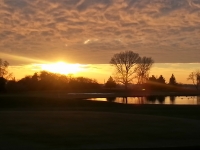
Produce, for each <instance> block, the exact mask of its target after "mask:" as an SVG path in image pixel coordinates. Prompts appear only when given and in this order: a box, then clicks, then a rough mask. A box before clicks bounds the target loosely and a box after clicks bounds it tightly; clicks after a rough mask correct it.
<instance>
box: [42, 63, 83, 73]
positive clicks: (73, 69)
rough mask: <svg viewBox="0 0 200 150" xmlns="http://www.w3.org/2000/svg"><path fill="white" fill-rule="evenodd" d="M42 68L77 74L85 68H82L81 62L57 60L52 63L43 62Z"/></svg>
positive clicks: (55, 71)
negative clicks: (71, 62) (69, 62)
mask: <svg viewBox="0 0 200 150" xmlns="http://www.w3.org/2000/svg"><path fill="white" fill-rule="evenodd" d="M41 69H42V70H45V71H49V72H53V73H59V74H76V73H78V72H80V71H81V70H82V69H83V68H81V65H80V64H68V63H65V62H57V63H52V64H42V65H41Z"/></svg>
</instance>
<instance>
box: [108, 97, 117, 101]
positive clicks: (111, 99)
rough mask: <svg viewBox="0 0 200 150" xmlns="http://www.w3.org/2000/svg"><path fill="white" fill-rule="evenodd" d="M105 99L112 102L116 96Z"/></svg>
mask: <svg viewBox="0 0 200 150" xmlns="http://www.w3.org/2000/svg"><path fill="white" fill-rule="evenodd" d="M106 100H107V101H108V102H114V101H115V100H116V97H107V98H106Z"/></svg>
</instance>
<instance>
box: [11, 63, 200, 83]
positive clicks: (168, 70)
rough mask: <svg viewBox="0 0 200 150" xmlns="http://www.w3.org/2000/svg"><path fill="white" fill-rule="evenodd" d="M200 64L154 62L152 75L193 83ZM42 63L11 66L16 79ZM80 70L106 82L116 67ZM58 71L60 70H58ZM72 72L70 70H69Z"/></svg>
mask: <svg viewBox="0 0 200 150" xmlns="http://www.w3.org/2000/svg"><path fill="white" fill-rule="evenodd" d="M199 65H200V64H186V63H184V64H164V63H161V64H154V65H153V67H152V69H151V72H150V75H155V76H157V77H159V76H160V75H163V76H164V78H165V79H166V83H168V82H169V78H170V77H171V74H172V73H173V74H174V75H175V77H176V80H177V82H178V83H191V81H187V77H188V75H189V73H190V72H192V71H195V70H197V69H198V66H199ZM41 66H42V65H41V64H30V65H24V66H11V67H10V71H11V72H13V74H14V76H15V77H16V79H20V78H22V77H24V76H25V75H33V73H34V72H39V71H41ZM80 68H81V69H80V70H79V71H78V72H76V73H74V76H84V77H89V78H92V79H96V80H97V81H98V82H99V83H104V81H107V79H108V78H109V77H110V76H112V75H113V72H114V68H113V67H112V66H111V65H109V64H82V65H81V64H80ZM65 69H66V70H67V69H68V70H69V69H70V68H68V67H66V68H64V67H63V68H62V72H63V70H65ZM57 71H58V70H57ZM69 72H70V70H69Z"/></svg>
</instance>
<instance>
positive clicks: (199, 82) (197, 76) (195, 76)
mask: <svg viewBox="0 0 200 150" xmlns="http://www.w3.org/2000/svg"><path fill="white" fill-rule="evenodd" d="M187 79H188V80H192V82H193V84H194V86H195V87H196V89H197V90H198V89H199V86H200V71H199V70H197V71H194V72H191V73H190V74H189V76H188V78H187Z"/></svg>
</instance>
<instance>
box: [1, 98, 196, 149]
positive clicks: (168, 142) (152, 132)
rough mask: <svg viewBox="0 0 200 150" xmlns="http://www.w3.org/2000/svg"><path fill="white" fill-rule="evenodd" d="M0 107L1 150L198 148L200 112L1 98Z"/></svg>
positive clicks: (169, 107) (170, 107) (182, 108)
mask: <svg viewBox="0 0 200 150" xmlns="http://www.w3.org/2000/svg"><path fill="white" fill-rule="evenodd" d="M0 102H1V105H0V120H1V123H0V133H1V135H0V145H1V149H3V150H4V149H29V150H30V149H56V150H57V149H58V150H59V149H113V148H114V149H115V148H127V149H128V148H152V147H153V148H155V147H158V148H163V147H180V146H184V147H185V146H200V144H199V141H200V128H199V126H200V115H199V114H200V106H187V105H125V104H118V103H108V102H95V101H86V100H83V99H66V98H63V97H60V98H59V97H57V98H56V97H52V96H50V97H42V96H26V95H18V96H17V95H7V96H5V95H4V96H2V95H1V96H0ZM198 148H199V147H198Z"/></svg>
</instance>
